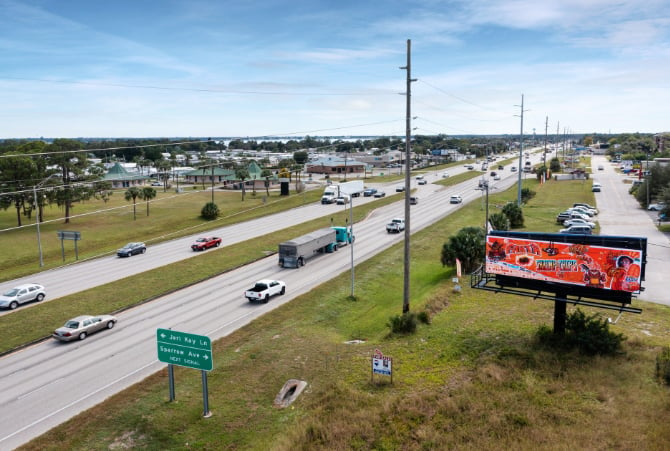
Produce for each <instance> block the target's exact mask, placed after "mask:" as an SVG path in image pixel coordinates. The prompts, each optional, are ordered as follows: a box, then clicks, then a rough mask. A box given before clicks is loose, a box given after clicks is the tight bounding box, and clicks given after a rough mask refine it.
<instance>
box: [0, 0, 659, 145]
mask: <svg viewBox="0 0 670 451" xmlns="http://www.w3.org/2000/svg"><path fill="white" fill-rule="evenodd" d="M408 42H409V44H410V45H409V46H408ZM408 48H409V50H410V51H409V53H408ZM408 55H409V58H408ZM0 61H2V64H0V95H1V97H0V98H1V99H2V101H0V139H3V138H39V137H49V138H56V137H62V138H77V137H240V138H246V137H249V138H254V139H260V138H262V137H264V136H288V137H296V138H300V137H302V136H305V135H309V136H405V134H406V131H407V121H406V118H407V117H408V116H407V96H406V93H407V91H408V89H407V84H408V83H407V79H408V75H409V76H410V77H411V79H412V80H415V81H412V82H410V83H409V85H410V90H409V92H410V93H411V96H410V115H409V116H410V117H411V121H410V129H411V133H412V135H437V134H444V135H471V134H474V135H483V134H509V135H517V136H518V135H520V134H521V132H522V129H523V133H524V135H532V134H536V135H537V136H544V135H545V133H546V134H547V135H548V136H549V137H550V138H551V137H552V136H556V135H563V134H566V133H568V134H570V133H587V134H588V133H634V132H640V133H657V132H666V131H670V124H669V123H668V118H669V115H668V108H669V106H670V2H669V1H668V0H643V1H642V0H463V1H461V0H403V1H397V0H384V1H370V0H358V1H351V0H338V1H336V2H335V1H332V0H329V1H320V0H314V1H305V0H290V1H289V0H256V1H244V0H238V1H230V0H219V1H215V0H188V1H183V0H161V1H157V0H132V1H130V0H115V1H109V2H94V1H90V0H86V1H84V0H0ZM408 62H409V68H410V70H409V71H408V70H407V69H406V67H408ZM522 101H523V108H522V106H521V105H522Z"/></svg>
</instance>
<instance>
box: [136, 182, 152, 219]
mask: <svg viewBox="0 0 670 451" xmlns="http://www.w3.org/2000/svg"><path fill="white" fill-rule="evenodd" d="M139 196H140V199H143V200H145V201H146V202H147V216H149V201H150V200H151V199H154V198H155V197H156V190H155V189H153V188H152V187H150V186H145V187H144V188H142V190H141V191H140V194H139Z"/></svg>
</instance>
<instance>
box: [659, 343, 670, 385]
mask: <svg viewBox="0 0 670 451" xmlns="http://www.w3.org/2000/svg"><path fill="white" fill-rule="evenodd" d="M656 376H658V378H659V379H661V380H662V381H663V382H665V383H666V385H670V347H668V346H666V347H664V348H663V349H662V350H661V353H660V354H659V355H658V356H656Z"/></svg>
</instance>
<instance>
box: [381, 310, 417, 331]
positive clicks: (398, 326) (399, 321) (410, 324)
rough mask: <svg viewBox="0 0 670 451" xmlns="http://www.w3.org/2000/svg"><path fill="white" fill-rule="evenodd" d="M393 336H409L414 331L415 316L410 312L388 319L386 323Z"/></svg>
mask: <svg viewBox="0 0 670 451" xmlns="http://www.w3.org/2000/svg"><path fill="white" fill-rule="evenodd" d="M386 325H387V326H389V327H390V328H391V333H394V334H411V333H414V332H415V331H416V315H415V314H414V313H412V312H408V313H403V314H402V315H396V316H392V317H390V318H389V322H388V323H386Z"/></svg>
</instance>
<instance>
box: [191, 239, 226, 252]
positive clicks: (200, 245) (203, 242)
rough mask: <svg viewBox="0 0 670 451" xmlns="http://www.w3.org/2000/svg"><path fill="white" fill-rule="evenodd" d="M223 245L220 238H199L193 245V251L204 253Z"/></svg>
mask: <svg viewBox="0 0 670 451" xmlns="http://www.w3.org/2000/svg"><path fill="white" fill-rule="evenodd" d="M220 245H221V238H219V237H218V236H206V237H202V238H198V239H197V240H195V242H194V243H193V244H191V249H193V250H194V251H204V250H205V249H209V248H210V247H219V246H220Z"/></svg>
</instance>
